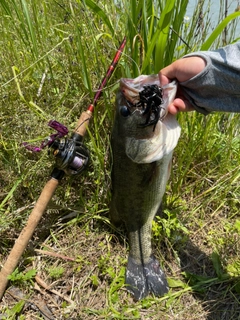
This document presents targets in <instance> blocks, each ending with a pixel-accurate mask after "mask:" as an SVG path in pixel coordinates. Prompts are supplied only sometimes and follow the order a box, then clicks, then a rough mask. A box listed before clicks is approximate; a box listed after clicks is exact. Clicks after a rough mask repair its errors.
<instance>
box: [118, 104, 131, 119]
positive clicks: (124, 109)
mask: <svg viewBox="0 0 240 320" xmlns="http://www.w3.org/2000/svg"><path fill="white" fill-rule="evenodd" d="M130 113H131V112H130V110H129V108H128V107H127V106H122V107H121V109H120V114H121V116H123V117H128V116H129V115H130Z"/></svg>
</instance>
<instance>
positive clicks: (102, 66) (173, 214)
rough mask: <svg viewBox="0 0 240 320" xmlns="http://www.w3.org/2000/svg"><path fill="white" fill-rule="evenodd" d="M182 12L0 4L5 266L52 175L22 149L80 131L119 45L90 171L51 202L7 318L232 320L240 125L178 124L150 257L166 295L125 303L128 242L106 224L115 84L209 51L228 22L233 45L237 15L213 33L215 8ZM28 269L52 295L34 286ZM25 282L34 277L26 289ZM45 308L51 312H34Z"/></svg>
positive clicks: (169, 6)
mask: <svg viewBox="0 0 240 320" xmlns="http://www.w3.org/2000/svg"><path fill="white" fill-rule="evenodd" d="M154 4H155V5H154ZM187 4H188V1H186V0H175V1H163V0H161V1H160V0H159V1H155V2H154V3H153V2H152V1H115V3H114V2H113V1H112V2H109V1H100V2H97V1H96V2H94V1H89V0H88V1H87V0H86V1H62V0H60V1H45V0H44V1H41V2H40V1H37V0H33V1H31V2H28V1H25V0H21V1H15V0H11V1H6V0H5V1H4V0H0V13H1V17H2V18H1V20H0V26H1V30H2V32H1V37H0V43H1V47H2V48H3V50H2V54H1V60H0V66H1V75H0V79H1V95H2V99H1V101H2V104H1V107H0V235H1V236H0V245H1V251H0V261H1V264H3V261H4V259H5V258H6V257H7V255H8V254H9V252H10V250H11V248H12V246H13V244H14V241H15V239H16V238H17V236H18V234H19V232H20V231H21V229H22V228H23V226H24V225H25V222H26V220H27V217H28V216H29V214H30V212H31V210H32V208H33V205H34V203H35V201H36V200H37V198H38V196H39V195H40V192H41V190H42V188H43V187H44V185H45V183H46V182H47V181H48V179H49V175H50V173H51V170H52V168H53V166H54V159H53V158H52V157H51V156H49V155H48V154H47V151H46V150H45V151H43V152H42V153H40V154H32V153H30V152H29V151H27V150H25V149H24V148H23V147H22V146H21V143H22V142H23V141H28V142H29V143H32V144H38V145H39V144H40V143H41V141H42V140H43V139H44V138H45V137H46V136H48V135H49V134H50V133H52V131H51V129H50V128H49V127H48V126H47V122H48V121H49V120H51V119H56V120H57V121H59V122H61V123H63V124H64V125H66V126H67V127H68V128H69V130H70V131H72V130H74V128H75V124H76V121H77V119H78V117H79V115H80V114H81V112H82V111H83V110H86V109H87V107H88V105H89V104H90V103H92V100H93V97H94V93H95V91H96V90H97V88H98V86H99V84H100V81H101V79H102V78H103V76H104V75H105V72H106V70H107V68H108V66H109V64H110V62H111V61H112V58H113V56H114V54H115V52H116V50H117V48H118V46H119V43H120V42H121V41H122V39H123V37H124V36H125V35H126V36H127V45H126V48H125V51H124V54H123V55H122V58H121V60H120V62H119V64H118V67H117V69H116V70H115V72H114V75H113V77H112V79H111V81H110V82H109V83H108V85H107V87H106V88H105V89H104V92H103V96H102V97H101V99H100V101H99V102H98V105H97V107H96V109H95V111H94V116H93V119H92V122H91V124H90V127H89V129H90V130H89V134H88V135H87V137H86V138H85V144H86V145H87V147H88V148H89V150H90V152H91V164H90V166H89V168H88V170H86V171H84V172H83V173H82V174H81V175H80V176H78V177H65V178H64V180H63V181H62V182H61V184H60V186H59V187H58V189H57V191H56V193H55V195H54V197H53V199H52V201H51V202H50V203H49V206H48V210H47V211H46V213H45V214H44V217H43V219H42V221H41V223H40V224H39V226H38V228H37V230H36V231H35V233H34V236H33V238H32V240H31V243H30V245H29V247H28V248H27V250H26V251H25V253H24V255H23V257H22V259H21V261H20V264H19V267H18V270H17V271H18V272H17V273H16V274H13V275H12V277H13V278H12V282H11V283H10V288H9V289H8V293H6V294H5V296H4V299H3V301H2V302H1V303H0V314H1V316H2V315H5V318H6V319H16V317H17V315H18V316H19V319H27V318H29V317H30V318H31V319H42V318H43V316H42V315H43V311H44V310H45V311H46V308H48V309H51V312H52V313H53V314H54V317H55V318H56V319H156V320H157V319H171V320H172V319H178V320H181V319H189V320H194V319H207V320H210V319H214V320H215V319H222V320H223V319H226V320H229V319H232V320H233V319H234V320H235V319H238V318H239V314H240V304H239V300H240V282H239V277H240V265H239V261H240V255H239V252H240V235H239V234H240V227H239V223H240V217H239V207H240V205H239V194H240V190H239V188H240V187H239V185H240V184H239V181H240V180H239V179H240V174H239V163H240V155H239V147H240V138H239V131H240V127H239V115H237V114H221V113H218V114H213V115H208V116H207V117H205V116H203V115H201V114H197V113H195V112H193V113H188V114H180V115H179V116H178V120H179V122H180V124H181V127H182V134H181V138H180V141H179V143H178V146H177V148H176V150H175V153H174V159H173V170H172V175H171V179H170V181H169V184H168V186H167V191H166V197H165V199H164V208H165V216H164V218H163V219H162V220H159V221H156V222H155V223H154V225H153V245H154V252H155V253H156V256H157V257H158V258H159V260H160V261H161V264H162V266H163V268H164V270H165V271H166V273H167V276H168V280H169V284H170V288H171V289H170V292H169V293H168V294H167V295H166V296H164V297H162V298H154V297H152V296H149V297H147V298H146V299H144V300H142V301H140V302H134V301H133V300H132V298H131V296H130V295H129V294H128V293H127V292H126V289H125V287H124V272H125V265H126V261H127V260H126V259H127V252H128V243H127V239H126V234H125V231H124V230H122V229H115V228H114V227H113V226H111V224H110V222H109V220H108V216H107V215H108V209H109V202H110V198H111V193H110V186H111V179H110V169H111V156H110V155H111V150H110V142H109V141H110V132H111V127H112V123H113V113H114V100H115V90H116V88H117V86H118V83H117V82H118V80H119V78H121V77H135V76H137V75H139V74H141V73H146V74H150V73H157V72H158V71H159V69H160V68H161V67H163V66H165V65H167V64H169V63H170V62H171V61H173V60H175V59H177V58H179V57H181V56H182V55H184V54H186V53H189V52H191V51H195V50H200V49H201V48H202V49H209V48H212V49H214V48H217V47H218V46H220V45H222V43H223V42H222V33H221V32H222V30H223V27H225V22H229V23H230V29H229V33H228V39H227V42H228V43H230V42H233V41H235V40H236V39H237V38H238V35H237V34H235V33H234V27H235V25H236V22H237V21H238V20H237V19H238V18H236V16H238V15H239V12H237V13H231V12H229V14H230V15H229V17H228V18H226V19H225V17H224V15H223V12H222V9H220V10H221V12H220V21H219V22H220V25H219V26H218V27H217V24H218V23H216V26H215V27H216V29H215V31H213V32H212V30H211V28H210V26H211V27H212V25H210V17H209V14H208V5H211V3H208V2H204V1H199V2H198V5H197V7H196V9H195V13H194V15H193V17H190V19H189V20H187V19H185V9H186V6H187ZM220 7H221V6H220ZM202 10H203V11H204V12H203V13H204V15H203V20H201V19H200V20H199V15H200V12H201V11H202ZM231 14H232V15H231ZM231 18H236V19H234V20H231ZM224 19H225V20H224ZM199 22H204V28H202V24H201V23H200V24H199ZM234 23H235V25H234ZM224 41H226V40H224ZM34 249H41V253H39V252H37V251H34ZM43 251H45V252H46V253H45V254H43ZM49 252H52V253H53V254H55V256H54V255H50V254H49ZM56 254H57V255H56ZM32 270H36V271H37V273H38V276H39V277H40V279H42V280H43V281H44V282H45V283H47V285H49V286H50V287H49V288H48V290H45V289H46V288H43V287H42V286H41V284H39V283H38V282H37V280H35V279H34V278H33V277H32V276H31V275H32V273H31V271H32ZM27 275H30V276H31V277H30V278H31V279H30V281H27V283H26V284H24V281H23V280H24V279H25V278H26V276H27ZM14 277H15V278H17V280H20V282H21V283H20V285H19V284H17V282H16V281H14V279H15V278H14ZM24 277H25V278H24ZM15 280H16V279H15ZM21 280H22V281H21ZM34 285H35V288H34ZM16 287H17V288H18V289H19V290H20V291H18V290H17V289H16ZM52 289H53V290H55V291H51V290H52ZM39 297H41V299H44V301H45V305H44V308H45V309H43V307H42V309H41V308H39V306H40V305H39V302H40V298H39ZM66 297H67V299H66ZM29 302H30V304H29ZM31 306H32V307H31Z"/></svg>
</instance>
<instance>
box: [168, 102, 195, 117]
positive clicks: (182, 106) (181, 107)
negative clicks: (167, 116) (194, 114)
mask: <svg viewBox="0 0 240 320" xmlns="http://www.w3.org/2000/svg"><path fill="white" fill-rule="evenodd" d="M193 110H194V108H193V106H192V105H191V104H190V102H189V101H188V100H185V99H181V98H176V99H175V100H174V101H173V103H171V104H170V105H169V106H168V112H170V113H171V114H174V115H175V114H177V113H178V112H180V111H181V112H187V111H193Z"/></svg>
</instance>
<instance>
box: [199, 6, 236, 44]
mask: <svg viewBox="0 0 240 320" xmlns="http://www.w3.org/2000/svg"><path fill="white" fill-rule="evenodd" d="M239 16H240V12H234V13H231V14H229V15H228V16H227V17H226V18H225V19H224V20H223V21H222V22H221V23H220V24H219V25H218V26H217V27H216V28H215V30H214V31H213V32H212V34H211V35H210V36H209V37H208V39H207V40H206V41H205V42H204V43H203V44H202V46H201V50H208V49H209V48H210V47H211V45H212V44H213V42H214V41H215V40H216V39H217V37H218V36H219V35H221V33H222V32H223V30H224V29H225V28H226V26H227V25H228V23H229V22H231V21H232V20H234V19H236V18H237V17H239Z"/></svg>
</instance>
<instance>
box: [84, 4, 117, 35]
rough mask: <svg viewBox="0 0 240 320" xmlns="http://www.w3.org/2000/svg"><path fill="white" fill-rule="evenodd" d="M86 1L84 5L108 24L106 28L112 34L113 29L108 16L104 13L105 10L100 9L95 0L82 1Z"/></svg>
mask: <svg viewBox="0 0 240 320" xmlns="http://www.w3.org/2000/svg"><path fill="white" fill-rule="evenodd" d="M84 2H85V3H86V5H87V6H88V7H89V8H90V9H91V10H92V11H93V13H95V14H96V15H98V16H99V17H100V18H101V19H102V20H103V22H104V23H105V24H106V25H107V26H108V28H109V29H110V31H111V34H112V35H114V32H115V31H114V29H113V26H112V23H111V21H110V20H109V18H108V16H107V15H106V13H105V11H104V10H102V9H101V7H99V6H98V5H97V4H96V2H94V1H92V0H85V1H84Z"/></svg>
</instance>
